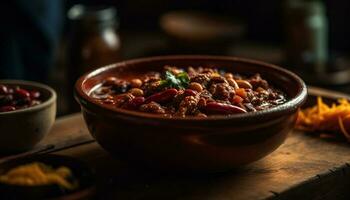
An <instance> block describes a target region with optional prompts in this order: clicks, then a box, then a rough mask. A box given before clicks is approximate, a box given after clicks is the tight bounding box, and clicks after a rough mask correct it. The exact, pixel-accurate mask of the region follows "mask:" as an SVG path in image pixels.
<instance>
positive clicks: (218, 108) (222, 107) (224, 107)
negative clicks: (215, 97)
mask: <svg viewBox="0 0 350 200" xmlns="http://www.w3.org/2000/svg"><path fill="white" fill-rule="evenodd" d="M204 109H205V111H206V112H208V113H211V114H238V113H246V112H247V111H246V110H244V109H243V108H240V107H238V106H234V105H229V104H224V103H218V102H209V103H207V105H206V106H205V108H204Z"/></svg>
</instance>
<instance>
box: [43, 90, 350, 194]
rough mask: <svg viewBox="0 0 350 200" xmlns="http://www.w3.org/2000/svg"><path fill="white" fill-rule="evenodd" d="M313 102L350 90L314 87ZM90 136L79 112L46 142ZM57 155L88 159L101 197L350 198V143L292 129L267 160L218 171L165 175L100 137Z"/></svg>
mask: <svg viewBox="0 0 350 200" xmlns="http://www.w3.org/2000/svg"><path fill="white" fill-rule="evenodd" d="M309 93H310V96H309V102H312V101H314V100H315V96H317V95H322V96H324V97H325V98H327V99H328V100H329V101H332V100H334V99H335V98H337V97H340V96H342V97H346V98H349V97H348V96H347V95H344V94H340V93H336V92H333V91H326V90H322V89H318V88H310V89H309ZM79 137H80V138H84V140H88V141H91V137H90V136H89V134H88V131H87V129H86V126H85V124H84V122H83V119H82V116H81V115H80V114H74V115H71V116H67V117H64V118H60V119H58V120H57V121H56V123H55V125H54V127H53V129H52V131H51V133H50V134H49V135H48V136H47V137H46V138H45V140H44V141H43V142H42V144H41V145H42V146H45V145H48V144H57V143H64V142H65V141H67V140H68V141H72V140H74V139H76V138H79ZM55 153H57V154H63V155H69V156H73V157H76V158H79V159H81V160H83V161H86V162H87V163H88V164H89V165H90V166H91V167H93V168H94V169H95V170H96V174H97V187H98V188H97V189H98V192H97V196H98V198H101V199H200V200H205V199H215V200H221V199H222V200H225V199H237V200H247V199H350V190H349V186H350V165H349V164H348V162H350V144H348V143H346V142H343V141H329V140H324V139H321V138H318V137H315V136H311V135H308V134H305V133H302V132H300V131H296V130H294V131H292V132H291V133H290V135H289V137H288V139H287V140H286V142H285V143H284V144H283V145H282V146H281V147H280V148H278V149H277V150H276V151H275V152H273V153H272V154H270V155H269V156H267V157H265V158H264V159H262V160H260V161H257V162H255V163H252V164H250V165H248V166H245V167H242V168H239V169H235V170H232V171H230V172H225V173H217V174H176V175H175V174H171V173H170V174H164V173H160V172H156V171H149V170H146V169H144V168H142V166H128V165H127V163H123V162H121V161H119V160H118V159H115V158H112V157H111V155H109V154H108V153H107V152H106V151H104V150H103V149H102V148H101V147H100V146H99V145H98V144H97V143H96V142H92V143H91V142H88V143H87V144H81V145H78V146H74V147H71V148H67V149H64V150H59V151H56V152H55Z"/></svg>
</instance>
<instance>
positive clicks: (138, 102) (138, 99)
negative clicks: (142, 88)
mask: <svg viewBox="0 0 350 200" xmlns="http://www.w3.org/2000/svg"><path fill="white" fill-rule="evenodd" d="M144 103H145V97H135V98H134V99H132V100H131V101H129V102H128V104H127V107H128V108H131V109H137V108H138V107H140V106H141V105H142V104H144Z"/></svg>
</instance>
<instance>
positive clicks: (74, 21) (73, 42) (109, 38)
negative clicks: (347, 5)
mask: <svg viewBox="0 0 350 200" xmlns="http://www.w3.org/2000/svg"><path fill="white" fill-rule="evenodd" d="M68 18H69V19H70V21H69V22H70V27H71V29H70V34H69V37H68V40H67V48H66V52H67V54H66V66H67V70H66V71H67V76H68V79H69V87H70V88H73V87H74V83H75V81H76V80H77V78H78V77H79V76H81V75H82V74H83V73H85V72H87V71H90V70H93V69H95V68H98V67H101V66H104V65H108V64H111V63H114V62H117V61H120V60H121V55H120V53H121V51H120V49H121V42H120V37H119V34H118V32H117V28H118V20H117V11H116V9H115V8H113V7H87V6H83V5H75V6H73V7H72V8H71V9H70V10H69V11H68ZM71 94H73V93H72V92H71V93H70V94H68V96H69V95H70V96H72V95H71ZM70 104H75V102H74V99H73V98H71V101H70ZM69 107H70V108H71V109H70V110H72V106H69ZM73 107H76V106H73ZM74 110H76V109H74Z"/></svg>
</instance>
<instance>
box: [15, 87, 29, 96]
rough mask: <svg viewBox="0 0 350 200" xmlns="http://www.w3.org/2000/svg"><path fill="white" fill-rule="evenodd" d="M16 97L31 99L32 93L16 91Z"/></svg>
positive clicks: (21, 90) (23, 90) (22, 90)
mask: <svg viewBox="0 0 350 200" xmlns="http://www.w3.org/2000/svg"><path fill="white" fill-rule="evenodd" d="M15 96H16V97H18V98H27V97H30V93H29V92H28V91H27V90H25V89H16V91H15Z"/></svg>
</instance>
